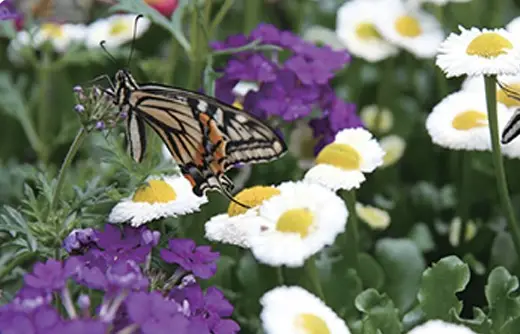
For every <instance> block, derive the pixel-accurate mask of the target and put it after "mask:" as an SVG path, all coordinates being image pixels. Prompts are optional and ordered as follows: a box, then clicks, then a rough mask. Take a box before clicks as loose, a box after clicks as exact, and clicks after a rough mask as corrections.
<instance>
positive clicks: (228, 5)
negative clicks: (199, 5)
mask: <svg viewBox="0 0 520 334" xmlns="http://www.w3.org/2000/svg"><path fill="white" fill-rule="evenodd" d="M234 2H235V0H226V1H224V4H222V6H220V10H219V11H218V12H217V15H215V18H214V19H213V21H212V22H211V25H210V30H209V31H210V32H213V31H215V29H217V28H218V26H219V24H220V23H221V22H222V20H223V19H224V17H225V16H226V14H227V12H228V11H229V9H230V8H231V6H233V3H234Z"/></svg>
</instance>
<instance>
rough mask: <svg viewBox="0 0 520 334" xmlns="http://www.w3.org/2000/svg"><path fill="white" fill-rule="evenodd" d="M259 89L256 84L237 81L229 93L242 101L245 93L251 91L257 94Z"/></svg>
mask: <svg viewBox="0 0 520 334" xmlns="http://www.w3.org/2000/svg"><path fill="white" fill-rule="evenodd" d="M259 89H260V87H259V86H258V84H257V83H256V82H251V81H243V80H242V81H239V82H238V83H237V84H236V85H235V86H234V87H233V89H232V90H231V92H232V93H233V94H234V95H235V96H237V97H239V98H240V99H242V100H243V99H244V98H245V97H246V95H247V93H249V92H250V91H253V92H258V90H259Z"/></svg>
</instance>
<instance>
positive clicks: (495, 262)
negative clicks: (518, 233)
mask: <svg viewBox="0 0 520 334" xmlns="http://www.w3.org/2000/svg"><path fill="white" fill-rule="evenodd" d="M504 254H507V256H504ZM490 257H491V259H490V261H489V265H490V267H491V268H493V267H498V266H502V267H505V268H506V269H507V270H509V271H510V272H515V268H516V267H517V263H518V255H517V254H516V250H515V245H514V243H513V238H511V234H509V233H508V232H499V233H498V234H497V235H496V237H495V240H493V245H492V246H491V256H490Z"/></svg>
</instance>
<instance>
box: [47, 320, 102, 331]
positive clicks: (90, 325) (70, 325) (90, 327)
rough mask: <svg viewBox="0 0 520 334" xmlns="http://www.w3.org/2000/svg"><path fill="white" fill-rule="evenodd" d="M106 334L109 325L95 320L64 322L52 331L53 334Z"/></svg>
mask: <svg viewBox="0 0 520 334" xmlns="http://www.w3.org/2000/svg"><path fill="white" fill-rule="evenodd" d="M106 332H107V324H105V323H103V322H101V321H99V320H93V319H74V320H69V321H67V322H62V323H61V324H60V325H59V326H57V328H54V329H53V331H52V333H53V334H105V333H106ZM49 334H50V333H49Z"/></svg>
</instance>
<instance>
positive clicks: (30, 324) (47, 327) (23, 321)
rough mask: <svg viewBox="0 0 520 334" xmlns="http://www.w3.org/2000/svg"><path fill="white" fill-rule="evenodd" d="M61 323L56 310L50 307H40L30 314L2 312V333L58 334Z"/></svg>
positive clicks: (0, 329) (4, 310)
mask: <svg viewBox="0 0 520 334" xmlns="http://www.w3.org/2000/svg"><path fill="white" fill-rule="evenodd" d="M60 325H61V321H60V318H59V315H58V313H57V312H56V310H55V309H54V308H52V307H50V306H45V307H39V308H36V309H34V310H32V311H30V312H22V311H13V310H10V309H9V308H4V309H2V310H0V333H6V334H7V333H9V334H40V333H42V334H50V333H56V332H55V329H57V328H59V327H60Z"/></svg>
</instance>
